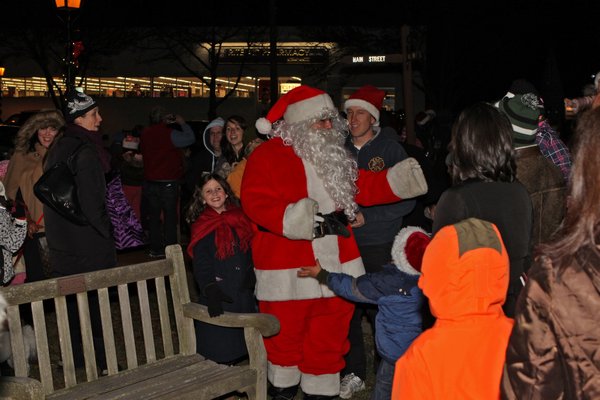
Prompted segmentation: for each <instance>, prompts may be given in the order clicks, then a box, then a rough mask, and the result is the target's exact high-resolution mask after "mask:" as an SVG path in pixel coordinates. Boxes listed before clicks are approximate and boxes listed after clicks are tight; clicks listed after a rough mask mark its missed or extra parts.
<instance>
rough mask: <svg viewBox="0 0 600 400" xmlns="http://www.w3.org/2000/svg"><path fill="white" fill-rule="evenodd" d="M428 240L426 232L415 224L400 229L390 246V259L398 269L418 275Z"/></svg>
mask: <svg viewBox="0 0 600 400" xmlns="http://www.w3.org/2000/svg"><path fill="white" fill-rule="evenodd" d="M430 241H431V238H430V237H429V235H428V234H427V232H425V231H424V230H423V229H421V228H419V227H417V226H407V227H405V228H402V229H400V232H398V234H397V235H396V239H394V245H393V246H392V261H393V262H394V264H395V265H396V267H397V268H398V269H399V270H400V271H402V272H405V273H407V274H410V275H420V274H421V263H422V261H423V254H424V253H425V249H426V248H427V245H428V244H429V242H430Z"/></svg>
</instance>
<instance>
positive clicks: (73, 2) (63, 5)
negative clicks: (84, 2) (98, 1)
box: [55, 0, 81, 10]
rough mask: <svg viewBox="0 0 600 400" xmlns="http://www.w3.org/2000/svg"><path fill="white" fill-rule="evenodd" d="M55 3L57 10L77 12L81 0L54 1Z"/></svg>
mask: <svg viewBox="0 0 600 400" xmlns="http://www.w3.org/2000/svg"><path fill="white" fill-rule="evenodd" d="M55 3H56V8H58V9H59V10H77V9H79V7H80V6H81V0H55Z"/></svg>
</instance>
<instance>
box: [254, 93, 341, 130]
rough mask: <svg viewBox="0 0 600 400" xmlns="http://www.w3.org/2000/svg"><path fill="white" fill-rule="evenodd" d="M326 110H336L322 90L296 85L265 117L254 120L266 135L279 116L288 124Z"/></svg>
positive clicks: (310, 117) (313, 116) (314, 116)
mask: <svg viewBox="0 0 600 400" xmlns="http://www.w3.org/2000/svg"><path fill="white" fill-rule="evenodd" d="M326 110H336V108H335V106H334V105H333V101H332V100H331V97H329V95H328V94H327V93H325V92H324V91H322V90H320V89H316V88H313V87H310V86H306V85H301V86H298V87H296V88H294V89H292V90H290V91H289V92H287V93H286V94H284V95H283V96H281V97H280V98H279V100H277V102H276V103H275V104H274V105H273V107H271V109H270V110H269V112H268V113H267V116H266V117H265V118H259V119H258V120H256V124H255V126H256V129H257V130H258V132H260V133H262V134H263V135H267V134H269V133H270V132H271V129H272V128H273V123H275V122H276V121H278V120H280V119H281V118H283V119H284V121H285V122H286V123H288V124H295V123H296V122H300V121H306V120H309V119H312V118H317V117H319V116H320V115H322V114H323V112H324V111H326Z"/></svg>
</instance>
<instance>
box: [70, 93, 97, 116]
mask: <svg viewBox="0 0 600 400" xmlns="http://www.w3.org/2000/svg"><path fill="white" fill-rule="evenodd" d="M94 107H97V104H96V101H94V99H92V98H91V97H90V96H88V95H87V94H85V93H83V88H80V87H78V88H75V90H73V91H71V92H69V93H67V110H66V112H65V118H66V120H67V121H68V122H73V121H75V119H77V117H81V116H82V115H83V114H85V113H86V112H88V111H90V110H91V109H92V108H94Z"/></svg>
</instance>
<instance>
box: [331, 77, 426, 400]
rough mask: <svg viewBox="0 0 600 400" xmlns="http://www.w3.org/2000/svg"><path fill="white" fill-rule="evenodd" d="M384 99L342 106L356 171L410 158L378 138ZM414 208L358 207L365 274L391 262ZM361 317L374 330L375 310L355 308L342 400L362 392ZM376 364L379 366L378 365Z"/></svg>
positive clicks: (365, 97)
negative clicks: (404, 220)
mask: <svg viewBox="0 0 600 400" xmlns="http://www.w3.org/2000/svg"><path fill="white" fill-rule="evenodd" d="M384 98H385V91H383V90H380V89H378V88H376V87H374V86H371V85H365V86H362V87H361V88H360V89H358V90H356V91H355V92H354V93H352V94H351V95H350V97H349V98H348V100H346V102H345V103H344V111H345V112H346V117H347V120H348V128H349V130H350V135H348V138H347V139H346V147H347V148H348V150H350V153H351V154H352V155H353V156H354V158H355V159H356V161H357V163H358V168H361V169H365V170H369V171H374V172H379V171H383V170H385V169H387V168H389V167H391V166H393V165H395V164H396V163H398V162H400V161H402V160H405V159H406V158H408V155H407V154H406V151H404V148H403V147H402V145H401V144H400V142H399V140H398V139H399V137H398V136H397V138H396V140H395V139H393V138H391V137H389V136H386V135H385V134H382V133H381V128H380V127H379V112H380V110H381V107H382V105H383V99H384ZM414 206H415V201H414V200H408V201H398V202H395V203H392V204H382V205H378V206H371V207H362V206H359V209H358V212H357V213H356V219H355V220H354V221H353V222H352V229H353V232H354V237H355V238H356V243H357V244H358V250H359V252H360V256H361V258H362V260H363V263H364V265H365V270H366V272H367V273H373V272H379V271H381V270H382V268H383V266H384V265H386V264H388V263H389V262H390V260H391V256H390V253H391V250H392V244H393V242H394V238H395V237H396V234H397V233H398V231H399V230H400V228H401V226H402V217H403V216H405V215H407V214H409V213H410V212H411V211H412V209H413V208H414ZM365 314H366V315H367V316H368V319H369V321H370V322H371V325H372V326H373V329H374V330H375V316H376V315H377V305H376V304H357V305H356V310H355V311H354V316H353V317H352V320H351V322H350V331H349V334H348V340H349V341H350V351H349V352H348V353H347V354H346V356H345V361H346V367H345V368H344V370H343V371H342V375H343V379H342V382H341V386H340V397H341V398H342V399H349V398H351V397H352V395H353V394H354V393H356V392H358V391H360V390H363V389H364V388H365V379H366V375H367V357H366V355H365V344H364V341H363V330H362V319H363V316H364V315H365ZM374 335H376V333H374ZM369 350H370V351H372V350H373V349H369ZM369 350H368V351H369ZM376 361H377V362H376V363H378V361H379V360H376Z"/></svg>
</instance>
